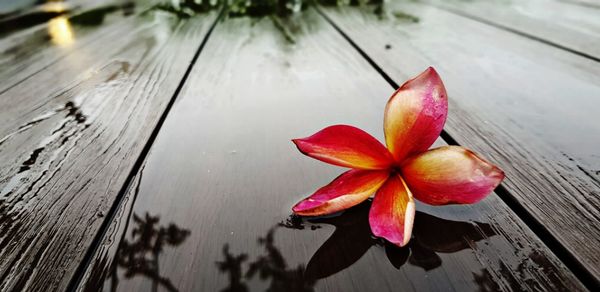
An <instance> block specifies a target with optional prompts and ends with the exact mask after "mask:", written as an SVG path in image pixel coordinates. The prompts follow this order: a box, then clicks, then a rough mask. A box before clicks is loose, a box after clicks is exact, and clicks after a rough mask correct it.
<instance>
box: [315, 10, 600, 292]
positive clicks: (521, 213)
mask: <svg viewBox="0 0 600 292" xmlns="http://www.w3.org/2000/svg"><path fill="white" fill-rule="evenodd" d="M430 5H431V6H434V7H436V8H438V9H441V10H445V9H443V8H440V7H437V6H435V5H433V4H430ZM316 10H317V11H318V12H319V14H320V15H321V16H322V17H324V18H325V19H326V20H327V22H328V23H329V24H331V25H332V26H333V27H334V28H335V30H336V31H337V32H339V33H340V34H341V35H342V36H343V37H344V39H346V40H347V41H348V42H349V43H350V45H352V47H353V48H355V49H356V50H357V51H358V53H359V54H360V55H361V56H362V57H364V58H365V60H367V62H368V63H369V64H370V65H371V66H373V68H374V69H375V70H376V71H377V72H378V73H379V74H380V75H381V76H382V77H383V79H385V80H386V81H387V82H388V83H389V84H390V85H391V86H392V87H393V88H394V89H398V88H399V87H400V86H399V85H398V83H396V81H394V79H392V78H391V77H390V76H389V75H388V74H387V73H386V72H385V71H384V70H383V68H381V67H380V66H379V65H378V64H377V63H376V62H375V61H374V60H373V59H372V58H371V57H369V55H368V54H367V53H366V52H365V51H364V50H363V49H361V48H360V47H359V46H358V44H356V43H355V42H354V41H353V40H352V39H351V38H350V37H349V36H348V35H347V34H346V33H345V32H344V31H343V30H342V29H341V28H340V27H339V26H338V25H337V24H336V23H335V22H334V21H333V20H332V19H330V18H329V17H328V16H327V15H326V14H325V13H323V11H322V10H321V9H320V8H319V7H317V9H316ZM448 11H449V10H448ZM449 12H453V11H449ZM453 13H454V12H453ZM455 14H458V15H460V16H462V17H466V18H470V16H468V15H462V14H459V13H455ZM473 19H474V18H473ZM475 20H477V19H475ZM478 21H480V22H484V23H486V24H488V25H491V26H494V27H498V28H501V29H504V30H508V31H511V32H514V33H516V34H519V35H522V36H525V37H528V38H532V39H534V40H537V41H540V42H543V43H546V44H549V45H552V46H555V47H558V48H561V49H564V50H567V51H569V52H573V53H575V54H577V55H581V56H584V57H586V58H590V59H592V60H594V61H600V59H598V58H595V57H594V56H590V55H587V54H584V53H580V52H576V51H574V50H572V49H569V48H565V47H562V46H560V45H557V44H554V43H551V42H548V41H546V40H543V39H539V38H536V37H530V36H528V35H527V34H525V33H521V32H518V31H515V30H513V29H510V28H504V27H501V26H497V25H495V24H494V23H491V22H487V21H484V20H478ZM440 137H441V138H442V139H443V140H444V141H445V142H446V143H448V144H450V145H458V146H460V144H458V143H457V142H456V139H454V138H453V137H452V136H450V134H448V132H446V130H442V133H441V134H440ZM494 192H495V193H496V194H497V195H498V197H499V198H500V199H501V200H502V201H503V202H504V203H505V204H506V205H507V206H508V207H509V208H510V209H511V210H512V211H513V212H514V213H515V214H516V215H517V216H518V217H519V218H520V219H521V220H522V221H523V222H525V224H526V225H527V227H529V229H531V230H532V231H533V233H534V234H535V235H536V236H537V237H538V238H539V239H540V240H541V241H542V242H543V243H544V244H545V245H546V246H547V247H548V248H549V249H550V250H551V251H552V253H554V254H555V255H556V256H557V257H558V259H559V260H561V261H562V262H563V263H564V264H565V265H566V266H567V268H569V269H570V270H571V271H572V272H573V274H574V275H575V276H576V277H577V279H579V280H580V281H581V282H582V284H583V285H584V286H585V287H586V288H588V289H590V291H594V289H597V287H598V286H599V285H600V283H598V281H597V280H596V278H595V277H594V276H593V274H592V273H591V272H590V271H588V270H587V269H586V268H585V267H584V265H583V264H582V263H581V262H580V261H579V260H577V258H576V257H575V256H574V255H573V253H572V252H571V251H569V249H568V248H566V247H565V246H564V245H562V244H561V243H560V241H558V240H557V239H556V238H555V237H554V236H553V235H552V234H551V233H550V231H549V230H548V229H547V228H546V227H545V226H544V225H543V224H542V223H541V222H540V221H539V220H537V219H536V218H535V216H533V215H532V214H531V213H529V212H528V211H527V210H526V209H525V208H524V207H523V205H522V204H521V203H520V202H519V201H518V200H517V199H516V198H515V197H514V196H513V195H512V194H511V193H510V192H509V191H508V190H507V189H506V188H505V187H504V186H503V185H502V184H500V185H499V186H498V187H497V188H496V189H495V190H494Z"/></svg>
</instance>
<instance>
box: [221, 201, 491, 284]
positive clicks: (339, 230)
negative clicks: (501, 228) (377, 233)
mask: <svg viewBox="0 0 600 292" xmlns="http://www.w3.org/2000/svg"><path fill="white" fill-rule="evenodd" d="M370 207H371V201H370V200H368V201H366V202H364V203H362V204H359V205H358V206H355V207H353V208H350V209H348V210H346V211H344V212H343V213H340V214H338V215H335V216H331V217H319V218H306V217H299V216H295V215H291V216H289V217H288V219H287V220H286V221H284V222H281V223H279V224H277V225H275V226H273V227H272V228H270V229H269V230H268V232H267V234H266V235H265V236H261V237H259V238H258V243H259V245H261V246H262V247H263V248H264V250H265V252H264V253H263V254H262V255H260V256H258V257H257V258H256V259H255V260H253V261H249V257H248V255H247V254H246V253H242V254H239V255H235V254H232V253H231V252H230V251H229V245H228V244H225V245H224V246H223V250H222V252H223V260H222V261H219V262H216V265H217V268H218V269H219V271H220V272H222V273H226V274H228V278H229V286H228V287H225V288H224V289H222V290H221V291H249V290H250V289H249V287H248V286H249V283H248V281H249V280H250V279H252V278H254V277H255V276H258V277H259V278H260V280H262V281H269V283H270V284H269V288H268V289H267V291H313V287H314V285H315V284H316V283H317V282H318V281H319V280H320V279H324V278H327V277H329V276H332V275H334V274H337V273H338V272H340V271H342V270H344V269H346V268H348V267H350V266H352V265H353V264H354V263H356V262H357V261H358V260H359V259H360V258H361V257H362V256H363V255H364V254H365V253H367V251H368V250H369V249H370V248H371V247H372V246H375V245H379V246H383V248H384V249H385V253H386V256H387V258H388V260H389V262H390V264H391V265H392V266H393V267H395V268H396V269H399V268H400V267H402V266H403V265H404V264H406V263H407V262H408V263H410V264H411V265H414V266H418V267H421V268H422V269H424V270H425V271H429V270H432V269H435V268H437V267H439V266H441V265H442V259H441V258H440V256H438V253H454V252H458V251H461V250H464V249H467V248H470V247H471V245H472V244H473V242H477V241H480V240H482V239H485V238H489V237H491V236H494V235H495V234H496V233H495V231H494V229H493V228H492V227H491V226H490V225H489V224H486V223H480V222H461V221H452V220H446V219H442V218H439V217H436V216H433V215H430V214H427V213H423V212H417V214H416V218H415V226H414V230H413V238H412V239H411V241H410V242H409V244H408V245H407V246H405V247H402V248H399V247H397V246H394V245H392V244H390V243H388V242H385V241H384V240H382V239H379V238H375V237H374V236H373V235H372V233H371V228H370V227H369V209H370ZM322 224H330V225H333V226H335V231H334V232H333V234H332V235H331V236H330V237H329V238H328V239H327V240H326V241H325V242H324V243H323V244H322V245H321V246H320V247H319V249H318V250H317V251H316V252H315V253H314V254H313V256H312V257H311V258H310V260H309V261H308V264H307V265H306V266H304V265H302V264H299V265H297V266H295V267H290V266H289V265H288V263H287V262H286V259H285V256H284V254H283V253H282V252H281V251H280V250H279V248H278V247H277V246H276V244H275V232H276V230H277V229H278V228H288V229H299V230H304V229H309V228H310V229H311V230H315V229H318V228H321V226H322Z"/></svg>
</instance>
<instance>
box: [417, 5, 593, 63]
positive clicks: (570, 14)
mask: <svg viewBox="0 0 600 292" xmlns="http://www.w3.org/2000/svg"><path fill="white" fill-rule="evenodd" d="M425 2H427V3H431V4H434V5H436V6H438V7H441V8H443V9H446V10H448V11H451V12H453V13H457V14H459V15H463V16H466V17H470V18H473V19H475V20H477V21H481V22H484V23H488V24H491V25H495V26H498V27H500V28H503V29H507V30H511V31H513V32H516V33H519V34H522V35H524V36H526V37H529V38H532V39H535V40H539V41H543V42H547V43H548V44H551V45H555V46H558V47H561V48H564V49H567V50H572V52H574V53H577V54H581V55H584V56H588V57H590V58H593V59H594V60H596V61H599V62H600V10H599V8H600V6H597V7H595V8H593V7H590V6H589V5H581V4H584V3H583V1H581V2H579V1H564V0H563V1H561V0H525V1H504V0H492V1H485V0H475V1H462V0H449V1H448V0H427V1H425ZM596 5H600V2H597V1H596Z"/></svg>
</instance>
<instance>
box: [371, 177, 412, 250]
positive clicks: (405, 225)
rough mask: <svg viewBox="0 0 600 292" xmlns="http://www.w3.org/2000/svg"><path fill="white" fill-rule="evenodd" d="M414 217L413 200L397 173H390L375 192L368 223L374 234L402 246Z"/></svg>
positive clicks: (407, 237)
mask: <svg viewBox="0 0 600 292" xmlns="http://www.w3.org/2000/svg"><path fill="white" fill-rule="evenodd" d="M414 218H415V202H414V200H413V198H412V194H411V193H410V191H409V190H408V188H407V187H406V184H405V183H404V181H403V180H402V178H400V177H399V176H398V175H396V174H394V175H391V176H390V178H389V179H388V180H387V181H386V182H385V183H384V184H383V186H381V188H380V189H379V190H378V191H377V193H376V194H375V199H374V200H373V205H371V211H370V212H369V224H370V225H371V231H372V232H373V234H374V235H375V236H378V237H383V238H385V239H387V240H388V241H389V242H391V243H393V244H395V245H397V246H404V245H406V244H407V243H408V241H409V240H410V235H411V232H412V227H413V222H414Z"/></svg>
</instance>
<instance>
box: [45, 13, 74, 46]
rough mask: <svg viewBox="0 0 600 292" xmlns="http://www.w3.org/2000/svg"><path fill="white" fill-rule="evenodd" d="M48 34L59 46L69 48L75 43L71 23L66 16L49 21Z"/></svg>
mask: <svg viewBox="0 0 600 292" xmlns="http://www.w3.org/2000/svg"><path fill="white" fill-rule="evenodd" d="M48 34H49V35H50V39H51V40H52V42H53V43H54V44H56V45H58V46H64V47H66V46H69V45H71V44H72V43H73V42H74V41H75V37H74V35H73V30H72V29H71V23H70V22H69V19H68V18H66V17H65V16H59V17H55V18H52V19H50V21H48Z"/></svg>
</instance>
